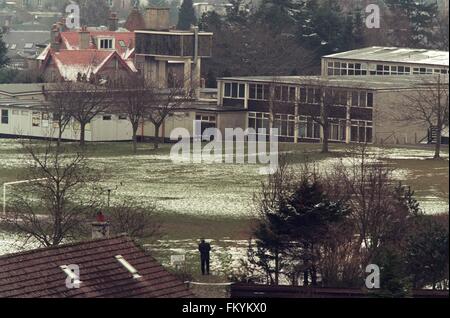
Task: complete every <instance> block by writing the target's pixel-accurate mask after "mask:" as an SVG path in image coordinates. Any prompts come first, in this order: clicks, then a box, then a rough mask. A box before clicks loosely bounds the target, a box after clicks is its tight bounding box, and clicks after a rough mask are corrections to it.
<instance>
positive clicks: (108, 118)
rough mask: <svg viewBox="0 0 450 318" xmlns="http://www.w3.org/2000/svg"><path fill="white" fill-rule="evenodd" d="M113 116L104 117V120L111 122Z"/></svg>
mask: <svg viewBox="0 0 450 318" xmlns="http://www.w3.org/2000/svg"><path fill="white" fill-rule="evenodd" d="M111 119H112V116H111V115H104V116H103V120H111Z"/></svg>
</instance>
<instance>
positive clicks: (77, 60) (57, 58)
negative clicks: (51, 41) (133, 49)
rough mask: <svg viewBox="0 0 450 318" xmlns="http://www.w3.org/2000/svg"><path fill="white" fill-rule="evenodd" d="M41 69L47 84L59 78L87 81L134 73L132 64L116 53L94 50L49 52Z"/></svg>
mask: <svg viewBox="0 0 450 318" xmlns="http://www.w3.org/2000/svg"><path fill="white" fill-rule="evenodd" d="M41 69H42V74H43V77H44V78H45V79H46V81H47V82H55V81H57V80H58V79H60V78H63V79H65V80H70V81H76V80H79V79H83V78H84V79H86V80H87V79H89V78H91V76H95V77H97V78H104V79H107V78H115V77H118V76H120V74H131V73H134V72H136V69H135V68H134V64H133V63H130V62H128V61H126V60H124V59H123V58H121V56H120V55H119V53H117V51H102V50H96V49H83V50H60V51H50V52H49V54H48V55H47V56H46V58H45V60H44V61H43V62H42V64H41Z"/></svg>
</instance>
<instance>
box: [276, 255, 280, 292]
mask: <svg viewBox="0 0 450 318" xmlns="http://www.w3.org/2000/svg"><path fill="white" fill-rule="evenodd" d="M279 267H280V259H279V254H278V251H276V252H275V285H278V283H279V276H280V273H279V272H280V268H279Z"/></svg>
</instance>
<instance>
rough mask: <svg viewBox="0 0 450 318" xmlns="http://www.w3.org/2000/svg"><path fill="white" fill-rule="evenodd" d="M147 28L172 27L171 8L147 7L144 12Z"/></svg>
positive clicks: (153, 29)
mask: <svg viewBox="0 0 450 318" xmlns="http://www.w3.org/2000/svg"><path fill="white" fill-rule="evenodd" d="M144 23H145V29H147V30H152V31H167V30H169V28H170V16H169V8H147V10H146V11H145V14H144Z"/></svg>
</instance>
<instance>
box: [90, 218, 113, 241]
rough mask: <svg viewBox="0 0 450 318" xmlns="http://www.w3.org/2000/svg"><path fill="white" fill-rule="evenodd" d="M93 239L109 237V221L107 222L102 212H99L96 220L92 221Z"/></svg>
mask: <svg viewBox="0 0 450 318" xmlns="http://www.w3.org/2000/svg"><path fill="white" fill-rule="evenodd" d="M91 226H92V239H93V240H95V239H101V238H108V237H109V223H108V222H106V219H105V216H104V215H103V213H102V212H99V213H98V214H97V217H96V220H95V222H92V224H91Z"/></svg>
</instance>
